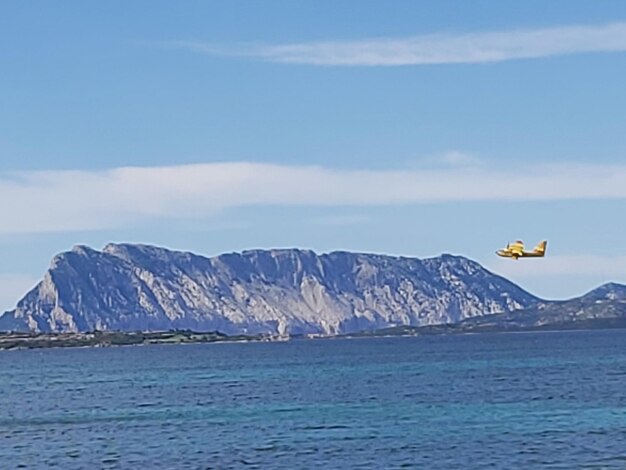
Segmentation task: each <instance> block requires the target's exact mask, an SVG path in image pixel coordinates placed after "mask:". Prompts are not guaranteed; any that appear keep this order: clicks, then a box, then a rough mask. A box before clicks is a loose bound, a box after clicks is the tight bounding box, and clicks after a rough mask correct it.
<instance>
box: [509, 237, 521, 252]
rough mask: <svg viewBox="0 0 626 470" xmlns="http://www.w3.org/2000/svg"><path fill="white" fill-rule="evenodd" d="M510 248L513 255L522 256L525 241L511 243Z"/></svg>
mask: <svg viewBox="0 0 626 470" xmlns="http://www.w3.org/2000/svg"><path fill="white" fill-rule="evenodd" d="M509 250H510V251H511V253H512V254H513V255H517V256H522V254H523V253H524V243H523V242H522V241H520V240H518V241H516V242H515V243H511V245H510V246H509Z"/></svg>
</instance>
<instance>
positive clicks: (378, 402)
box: [0, 330, 626, 470]
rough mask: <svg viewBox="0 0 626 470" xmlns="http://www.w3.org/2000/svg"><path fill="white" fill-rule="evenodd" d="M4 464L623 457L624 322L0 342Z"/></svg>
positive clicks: (376, 463)
mask: <svg viewBox="0 0 626 470" xmlns="http://www.w3.org/2000/svg"><path fill="white" fill-rule="evenodd" d="M0 468H2V469H4V468H7V469H13V468H29V469H30V468H34V469H38V468H61V469H73V468H77V469H83V468H85V469H92V468H121V469H126V468H128V469H135V468H143V469H152V468H159V469H160V468H163V469H222V468H224V469H227V468H242V469H266V468H267V469H308V468H311V469H314V468H315V469H321V468H324V469H334V468H340V469H351V468H372V469H393V468H424V469H485V468H486V469H507V470H508V469H518V468H519V469H532V468H549V469H577V468H581V469H583V468H584V469H625V468H626V330H612V331H611V330H605V331H575V332H541V333H503V334H468V335H458V336H420V337H387V338H367V339H313V340H292V341H286V342H269V343H267V342H266V343H263V342H256V343H255V342H250V343H221V344H193V345H159V346H129V347H112V348H77V349H69V348H68V349H63V348H61V349H40V350H20V351H0Z"/></svg>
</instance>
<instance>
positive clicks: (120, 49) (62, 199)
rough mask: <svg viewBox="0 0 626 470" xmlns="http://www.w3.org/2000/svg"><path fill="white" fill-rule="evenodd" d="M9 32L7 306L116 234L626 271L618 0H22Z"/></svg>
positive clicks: (208, 245)
mask: <svg viewBox="0 0 626 470" xmlns="http://www.w3.org/2000/svg"><path fill="white" fill-rule="evenodd" d="M0 39H1V40H2V42H1V44H2V46H0V199H1V200H2V204H1V205H0V255H1V257H2V264H1V265H0V311H2V310H4V309H8V308H11V307H12V306H14V304H15V303H16V301H17V300H18V298H19V297H21V295H22V294H23V293H24V292H25V291H26V290H27V289H28V288H29V287H31V286H32V285H33V284H34V283H35V282H36V281H37V280H38V279H39V278H41V276H42V274H43V273H44V272H45V270H46V269H47V266H48V264H49V261H50V259H51V258H52V256H53V255H54V254H56V253H57V252H59V251H64V250H67V249H70V248H71V247H72V246H73V245H75V244H79V243H84V244H88V245H91V246H94V247H102V246H103V245H104V244H106V243H107V242H110V241H117V242H121V241H128V242H141V243H153V244H158V245H164V246H167V247H171V248H176V249H184V250H190V251H194V252H197V253H202V254H206V255H214V254H218V253H221V252H225V251H239V250H242V249H248V248H258V247H302V248H312V249H315V250H317V251H319V252H326V251H332V250H336V249H342V250H355V251H366V252H377V253H388V254H392V255H408V256H417V257H428V256H436V255H438V254H440V253H443V252H450V253H455V254H462V255H465V256H468V257H470V258H472V259H475V260H477V261H479V262H481V263H482V264H484V265H485V266H486V267H488V268H489V269H492V270H493V271H495V272H497V273H500V274H503V275H505V276H507V277H509V278H510V279H512V280H514V281H515V282H518V283H519V284H520V285H521V286H522V287H524V288H526V289H528V290H530V291H531V292H533V293H535V294H537V295H540V296H544V297H547V298H565V297H569V296H575V295H578V294H581V293H583V292H584V291H586V290H589V289H591V288H593V287H595V286H597V285H599V284H601V283H603V282H607V281H618V282H626V250H625V249H622V248H621V247H622V246H623V238H624V234H625V233H626V219H625V218H624V217H623V216H622V214H623V212H624V207H625V202H626V160H625V159H624V156H625V155H626V137H625V134H624V129H625V128H626V87H624V79H623V77H625V76H626V4H624V2H621V1H601V2H587V1H584V2H583V1H580V2H577V1H570V0H567V1H565V0H564V1H553V2H544V1H541V2H539V1H534V2H533V1H527V2H512V1H511V2H506V1H474V2H466V1H458V2H453V1H449V2H445V1H432V2H431V1H428V2H427V1H423V2H415V1H394V2H382V1H379V2H373V1H362V0H358V1H356V0H355V1H342V2H336V1H320V0H316V1H310V2H309V1H299V2H285V1H274V2H273V1H264V2H244V1H222V2H217V1H215V2H204V1H203V2H200V1H198V2H185V3H184V4H181V3H178V2H159V1H150V2H148V1H145V2H144V1H135V2H126V1H124V2H122V1H112V2H95V1H80V2H79V1H76V2H72V1H66V2H62V3H61V2H56V3H52V2H44V1H41V2H36V1H31V2H10V3H7V4H5V5H3V7H2V14H1V15H0ZM516 238H522V239H523V240H524V241H526V243H527V244H529V245H530V244H534V243H536V242H537V241H539V240H540V239H542V238H547V239H548V240H549V249H548V255H549V256H548V258H546V259H543V260H527V261H528V262H526V261H520V262H517V263H512V262H506V260H499V259H497V258H496V257H495V255H494V250H495V249H497V248H499V247H500V246H501V245H504V244H505V243H506V242H507V241H510V240H513V239H516Z"/></svg>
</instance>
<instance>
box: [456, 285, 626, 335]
mask: <svg viewBox="0 0 626 470" xmlns="http://www.w3.org/2000/svg"><path fill="white" fill-rule="evenodd" d="M610 327H626V286H624V285H621V284H615V283H608V284H604V285H602V286H600V287H598V288H596V289H594V290H592V291H590V292H588V293H586V294H585V295H583V296H581V297H576V298H573V299H569V300H562V301H551V302H538V303H536V304H535V305H531V306H529V307H527V308H525V309H523V310H517V311H513V312H506V313H504V314H502V315H486V316H482V317H480V318H478V317H476V318H470V319H467V320H463V321H461V322H459V323H458V324H455V325H453V326H452V327H451V329H452V330H455V331H463V332H468V331H473V332H478V331H507V330H533V329H579V328H581V329H582V328H610Z"/></svg>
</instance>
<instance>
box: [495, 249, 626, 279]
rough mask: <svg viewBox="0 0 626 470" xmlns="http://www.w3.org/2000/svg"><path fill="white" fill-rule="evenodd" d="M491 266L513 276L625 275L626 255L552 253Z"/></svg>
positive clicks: (524, 277) (523, 277) (620, 276)
mask: <svg viewBox="0 0 626 470" xmlns="http://www.w3.org/2000/svg"><path fill="white" fill-rule="evenodd" d="M489 269H493V271H495V272H497V273H499V274H501V275H503V276H505V277H507V278H510V279H527V278H550V277H555V276H559V277H560V276H596V277H598V276H599V277H602V278H603V279H609V278H623V277H624V276H625V275H626V256H599V255H588V254H583V255H569V256H565V255H559V256H552V255H550V256H546V257H545V258H541V260H535V259H528V260H518V261H511V260H498V261H496V262H493V263H490V266H489Z"/></svg>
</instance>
